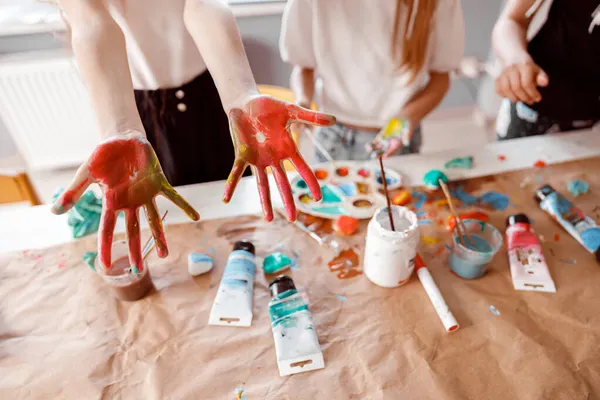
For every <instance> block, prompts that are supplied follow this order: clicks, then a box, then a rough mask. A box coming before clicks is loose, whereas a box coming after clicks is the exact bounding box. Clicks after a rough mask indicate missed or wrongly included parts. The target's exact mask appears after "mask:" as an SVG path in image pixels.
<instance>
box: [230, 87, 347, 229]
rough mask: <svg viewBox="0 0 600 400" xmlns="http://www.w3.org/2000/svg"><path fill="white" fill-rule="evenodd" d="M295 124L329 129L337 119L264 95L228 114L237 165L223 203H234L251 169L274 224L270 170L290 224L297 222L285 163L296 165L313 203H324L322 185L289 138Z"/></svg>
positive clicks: (234, 165)
mask: <svg viewBox="0 0 600 400" xmlns="http://www.w3.org/2000/svg"><path fill="white" fill-rule="evenodd" d="M294 122H302V123H307V124H312V125H320V126H329V125H333V124H334V123H335V117H333V116H331V115H329V114H323V113H319V112H315V111H311V110H308V109H305V108H302V107H299V106H297V105H295V104H291V103H287V102H283V101H280V100H277V99H275V98H273V97H270V96H265V95H256V96H254V97H252V98H250V100H249V101H247V102H246V104H244V106H243V107H241V108H233V109H231V111H229V124H230V129H231V136H232V139H233V145H234V147H235V162H234V164H233V168H232V170H231V174H230V175H229V178H228V179H227V184H226V186H225V194H224V195H223V201H224V202H226V203H227V202H229V201H230V200H231V197H232V195H233V192H234V191H235V188H236V186H237V184H238V182H239V180H240V178H241V177H242V174H243V173H244V170H245V169H246V167H247V166H248V165H250V166H251V167H252V170H253V172H254V175H256V180H257V183H258V190H259V195H260V201H261V204H262V208H263V213H264V216H265V219H266V220H267V221H271V220H272V219H273V207H272V205H271V197H270V190H269V180H268V178H267V173H266V170H265V169H266V168H267V167H270V168H271V170H272V171H273V175H274V176H275V181H276V182H277V186H278V188H279V193H281V197H282V199H283V204H284V206H285V210H286V213H287V217H288V219H289V220H290V221H294V220H296V206H295V204H294V198H293V195H292V188H291V187H290V183H289V182H288V179H287V176H286V174H285V172H284V169H283V166H282V162H283V161H284V160H286V159H289V160H290V161H291V162H292V163H293V164H294V167H296V170H297V171H298V173H299V174H300V176H301V177H302V179H304V181H305V182H306V184H307V185H308V188H309V189H310V191H311V193H312V195H313V198H314V200H315V201H319V200H321V197H322V195H321V187H320V185H319V182H318V181H317V178H316V177H315V175H314V173H313V172H312V170H311V169H310V167H309V166H308V165H307V164H306V161H305V160H304V158H303V157H302V155H301V154H300V152H299V151H298V148H297V147H296V144H295V143H294V140H293V139H292V136H291V135H290V125H291V124H292V123H294Z"/></svg>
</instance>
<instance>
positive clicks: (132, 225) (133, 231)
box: [125, 208, 144, 272]
mask: <svg viewBox="0 0 600 400" xmlns="http://www.w3.org/2000/svg"><path fill="white" fill-rule="evenodd" d="M125 218H126V220H127V242H128V244H129V265H130V266H131V268H132V269H134V271H135V270H137V271H139V272H141V271H142V270H143V269H144V266H143V265H142V263H143V261H142V243H141V242H140V219H139V218H138V209H137V208H132V209H130V210H128V211H127V212H126V213H125Z"/></svg>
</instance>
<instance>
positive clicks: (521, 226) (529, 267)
mask: <svg viewBox="0 0 600 400" xmlns="http://www.w3.org/2000/svg"><path fill="white" fill-rule="evenodd" d="M506 247H507V248H508V261H509V263H510V274H511V276H512V281H513V285H514V287H515V289H516V290H529V291H535V292H550V293H556V286H555V285H554V281H553V280H552V277H551V276H550V271H549V270H548V265H547V264H546V260H545V259H544V254H543V253H542V246H540V242H539V240H538V237H537V235H536V233H535V231H534V230H533V229H532V227H531V222H530V220H529V218H528V217H527V215H525V214H515V215H511V216H510V217H508V220H507V222H506Z"/></svg>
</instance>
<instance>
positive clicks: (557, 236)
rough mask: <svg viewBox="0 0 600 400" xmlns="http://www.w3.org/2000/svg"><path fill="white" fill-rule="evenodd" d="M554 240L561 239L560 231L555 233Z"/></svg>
mask: <svg viewBox="0 0 600 400" xmlns="http://www.w3.org/2000/svg"><path fill="white" fill-rule="evenodd" d="M554 241H555V242H558V241H560V235H559V234H558V233H556V234H554Z"/></svg>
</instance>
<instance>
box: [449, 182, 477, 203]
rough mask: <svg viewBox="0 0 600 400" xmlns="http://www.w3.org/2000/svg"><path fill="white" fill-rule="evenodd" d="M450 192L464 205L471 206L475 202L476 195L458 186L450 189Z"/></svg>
mask: <svg viewBox="0 0 600 400" xmlns="http://www.w3.org/2000/svg"><path fill="white" fill-rule="evenodd" d="M450 193H451V194H452V196H453V197H455V198H456V199H458V200H459V201H460V202H461V203H463V205H465V206H472V205H475V204H476V203H477V197H475V196H473V195H471V194H469V193H467V192H465V190H464V189H463V188H462V187H460V186H459V187H457V188H455V189H450Z"/></svg>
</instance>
